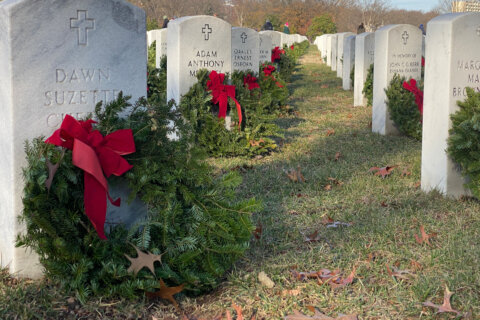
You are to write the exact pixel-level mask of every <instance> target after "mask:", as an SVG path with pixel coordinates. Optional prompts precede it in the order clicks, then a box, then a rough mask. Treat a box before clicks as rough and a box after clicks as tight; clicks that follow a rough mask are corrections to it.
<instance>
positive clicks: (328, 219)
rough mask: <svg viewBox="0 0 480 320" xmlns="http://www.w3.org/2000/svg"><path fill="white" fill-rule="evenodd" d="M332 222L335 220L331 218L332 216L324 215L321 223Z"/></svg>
mask: <svg viewBox="0 0 480 320" xmlns="http://www.w3.org/2000/svg"><path fill="white" fill-rule="evenodd" d="M334 222H335V220H333V219H332V217H330V216H324V217H323V218H322V224H323V225H327V224H331V223H334Z"/></svg>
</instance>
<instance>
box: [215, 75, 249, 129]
mask: <svg viewBox="0 0 480 320" xmlns="http://www.w3.org/2000/svg"><path fill="white" fill-rule="evenodd" d="M209 78H210V80H208V81H207V88H208V90H211V91H212V102H213V104H217V103H218V117H219V118H225V117H226V116H227V106H228V98H230V99H232V100H233V101H234V102H235V105H236V106H237V113H238V127H239V128H240V125H241V124H242V107H241V106H240V103H238V101H237V99H235V86H233V85H225V84H223V80H225V74H224V73H217V72H216V71H215V70H214V71H212V72H210V75H209Z"/></svg>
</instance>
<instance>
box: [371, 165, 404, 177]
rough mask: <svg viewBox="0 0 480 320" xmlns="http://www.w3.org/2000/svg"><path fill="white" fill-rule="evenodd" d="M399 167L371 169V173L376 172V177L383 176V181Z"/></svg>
mask: <svg viewBox="0 0 480 320" xmlns="http://www.w3.org/2000/svg"><path fill="white" fill-rule="evenodd" d="M396 167H397V166H386V167H381V168H379V167H371V168H370V170H368V171H369V172H374V175H376V176H381V177H382V178H383V179H385V177H387V176H389V175H391V174H392V171H393V169H395V168H396Z"/></svg>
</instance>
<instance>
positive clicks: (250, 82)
mask: <svg viewBox="0 0 480 320" xmlns="http://www.w3.org/2000/svg"><path fill="white" fill-rule="evenodd" d="M243 85H244V86H248V90H253V89H255V88H260V86H259V85H258V82H257V78H255V77H254V76H252V75H251V74H247V76H246V77H243Z"/></svg>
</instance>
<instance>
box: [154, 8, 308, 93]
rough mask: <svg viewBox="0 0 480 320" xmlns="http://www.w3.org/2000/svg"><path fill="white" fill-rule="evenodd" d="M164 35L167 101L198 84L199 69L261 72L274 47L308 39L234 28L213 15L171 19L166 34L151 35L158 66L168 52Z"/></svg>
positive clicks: (163, 32)
mask: <svg viewBox="0 0 480 320" xmlns="http://www.w3.org/2000/svg"><path fill="white" fill-rule="evenodd" d="M161 35H163V36H164V37H165V36H166V38H167V40H166V56H167V99H168V100H171V99H174V100H175V101H177V102H179V101H180V98H181V96H182V95H184V94H185V93H187V92H188V90H189V89H190V88H191V86H192V85H194V84H195V83H196V81H197V78H196V75H197V71H198V70H200V69H207V70H209V71H211V70H215V71H217V72H221V73H227V72H228V73H231V72H232V71H235V70H239V71H247V70H252V71H255V72H258V69H259V67H260V64H261V63H263V62H265V61H271V50H272V48H275V47H280V48H281V47H283V45H284V44H285V45H290V44H294V43H296V42H300V41H303V40H305V39H306V37H304V36H300V35H287V34H284V33H281V32H277V31H261V32H256V31H255V30H253V29H249V28H239V27H238V28H237V27H236V28H232V26H231V25H230V24H229V23H228V22H226V21H224V20H222V19H219V18H215V17H212V16H191V17H183V18H180V19H175V20H172V21H171V22H170V23H169V24H168V28H166V31H163V30H161V31H160V32H157V33H156V36H155V37H153V36H152V42H153V41H156V43H157V47H156V49H157V63H158V61H159V59H160V58H159V55H161V54H162V52H165V51H161V46H162V42H165V40H164V39H163V38H159V37H160V36H161ZM159 47H160V48H159ZM159 49H160V50H159ZM260 56H261V57H260Z"/></svg>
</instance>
